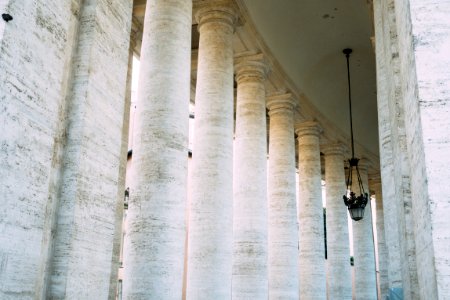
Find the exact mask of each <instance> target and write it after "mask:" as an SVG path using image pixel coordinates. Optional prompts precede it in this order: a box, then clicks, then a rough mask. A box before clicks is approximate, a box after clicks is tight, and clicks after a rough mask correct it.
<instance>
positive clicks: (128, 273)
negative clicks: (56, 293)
mask: <svg viewBox="0 0 450 300" xmlns="http://www.w3.org/2000/svg"><path fill="white" fill-rule="evenodd" d="M191 23H192V2H191V1H189V0H188V1H186V0H174V1H165V0H149V1H147V7H146V14H145V21H144V33H143V42H142V51H141V66H140V75H139V90H138V99H137V103H136V109H137V111H136V119H135V121H134V139H133V140H134V145H133V162H132V168H131V172H132V178H133V180H132V183H131V186H130V201H129V208H128V214H127V219H128V226H127V232H126V234H127V237H126V239H125V240H126V241H125V249H124V251H125V279H124V294H125V296H124V298H126V299H137V298H139V299H181V294H182V283H183V260H184V249H185V245H184V241H185V205H186V198H187V160H188V150H187V144H188V128H189V127H188V126H189V125H188V124H189V123H188V122H189V97H190V49H191V44H190V36H191Z"/></svg>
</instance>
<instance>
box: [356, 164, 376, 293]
mask: <svg viewBox="0 0 450 300" xmlns="http://www.w3.org/2000/svg"><path fill="white" fill-rule="evenodd" d="M358 166H359V172H360V174H361V180H362V184H363V186H364V190H365V192H366V193H368V194H369V195H370V193H369V183H368V177H367V169H368V164H367V162H366V161H365V160H361V161H360V162H359V165H358ZM353 175H354V176H353V178H352V189H353V190H354V191H357V193H358V192H359V187H358V180H357V178H356V176H357V175H356V172H354V173H353ZM370 203H371V202H370V198H369V202H368V203H367V206H366V208H365V210H364V218H363V219H362V220H360V221H352V225H353V253H354V255H353V257H354V270H355V280H354V283H355V286H354V287H353V288H354V290H355V296H356V300H363V299H364V300H372V299H373V300H376V299H377V284H376V275H375V248H374V244H373V229H372V210H371V207H370Z"/></svg>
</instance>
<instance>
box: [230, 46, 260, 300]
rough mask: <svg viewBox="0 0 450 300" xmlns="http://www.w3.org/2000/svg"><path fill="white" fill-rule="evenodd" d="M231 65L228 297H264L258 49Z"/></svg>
mask: <svg viewBox="0 0 450 300" xmlns="http://www.w3.org/2000/svg"><path fill="white" fill-rule="evenodd" d="M235 68H236V81H237V84H238V86H237V103H236V130H235V141H234V174H233V195H234V199H233V203H234V204H233V285H232V299H236V300H237V299H267V297H268V277H267V276H268V273H267V132H266V128H267V127H266V92H265V87H264V81H265V77H266V72H267V67H266V64H265V63H264V61H263V57H262V54H259V55H253V56H250V57H240V58H238V59H237V63H236V66H235Z"/></svg>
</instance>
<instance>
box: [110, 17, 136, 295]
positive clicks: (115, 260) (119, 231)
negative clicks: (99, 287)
mask: <svg viewBox="0 0 450 300" xmlns="http://www.w3.org/2000/svg"><path fill="white" fill-rule="evenodd" d="M132 27H133V26H132ZM133 29H134V28H132V32H131V35H130V47H129V50H128V53H129V54H128V70H127V86H126V90H125V101H124V109H123V128H122V145H121V153H120V165H119V174H118V175H119V176H118V183H117V185H118V191H117V192H118V195H117V201H116V216H115V222H114V226H115V231H114V242H113V255H112V263H111V275H110V283H109V296H108V299H110V300H113V299H115V298H116V295H117V291H118V290H117V284H118V276H119V268H120V267H121V266H120V262H121V261H123V251H122V249H123V242H124V240H123V224H124V194H125V184H126V182H125V181H126V168H127V161H128V137H129V131H130V130H129V124H130V106H131V84H132V73H133V56H134V47H135V46H136V42H135V33H134V32H135V31H134V30H133Z"/></svg>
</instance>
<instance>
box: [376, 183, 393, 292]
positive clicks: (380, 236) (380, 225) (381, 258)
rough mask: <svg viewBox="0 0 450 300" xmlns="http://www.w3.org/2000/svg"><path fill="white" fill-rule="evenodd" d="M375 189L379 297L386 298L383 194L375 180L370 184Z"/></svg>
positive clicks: (386, 265) (387, 284) (386, 273)
mask: <svg viewBox="0 0 450 300" xmlns="http://www.w3.org/2000/svg"><path fill="white" fill-rule="evenodd" d="M372 187H373V189H374V190H375V200H376V219H377V221H376V228H377V249H378V253H377V254H378V274H379V276H378V280H379V291H380V297H381V299H386V296H388V295H389V278H388V261H389V257H388V252H387V247H386V238H385V232H386V227H385V226H384V209H383V196H382V194H381V182H375V183H374V184H372Z"/></svg>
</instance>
